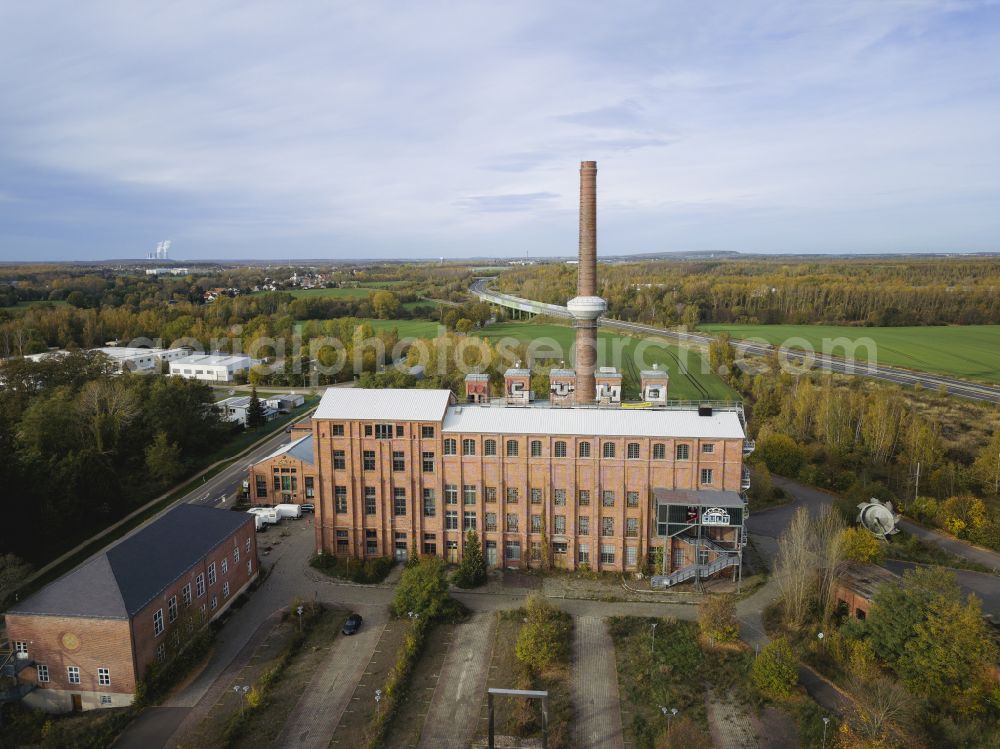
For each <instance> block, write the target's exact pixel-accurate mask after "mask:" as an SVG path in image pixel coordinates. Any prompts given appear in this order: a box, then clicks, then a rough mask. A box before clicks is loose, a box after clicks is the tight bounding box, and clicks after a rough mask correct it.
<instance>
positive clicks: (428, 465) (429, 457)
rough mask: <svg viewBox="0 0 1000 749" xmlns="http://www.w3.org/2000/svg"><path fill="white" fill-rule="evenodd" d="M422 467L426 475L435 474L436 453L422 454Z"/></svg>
mask: <svg viewBox="0 0 1000 749" xmlns="http://www.w3.org/2000/svg"><path fill="white" fill-rule="evenodd" d="M420 465H421V467H422V468H423V471H424V473H434V453H422V454H421V456H420Z"/></svg>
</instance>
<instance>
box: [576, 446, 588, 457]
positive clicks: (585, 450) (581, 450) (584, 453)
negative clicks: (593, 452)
mask: <svg viewBox="0 0 1000 749" xmlns="http://www.w3.org/2000/svg"><path fill="white" fill-rule="evenodd" d="M578 450H579V455H580V457H581V458H589V457H590V443H589V442H581V443H580V447H579V448H578Z"/></svg>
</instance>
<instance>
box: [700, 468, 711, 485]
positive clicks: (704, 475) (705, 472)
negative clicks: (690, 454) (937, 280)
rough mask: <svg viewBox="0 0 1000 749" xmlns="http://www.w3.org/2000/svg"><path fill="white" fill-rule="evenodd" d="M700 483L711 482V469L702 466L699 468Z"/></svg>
mask: <svg viewBox="0 0 1000 749" xmlns="http://www.w3.org/2000/svg"><path fill="white" fill-rule="evenodd" d="M701 483H703V484H711V483H712V469H711V468H702V469H701Z"/></svg>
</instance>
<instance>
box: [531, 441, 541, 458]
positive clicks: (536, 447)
mask: <svg viewBox="0 0 1000 749" xmlns="http://www.w3.org/2000/svg"><path fill="white" fill-rule="evenodd" d="M531 457H532V458H540V457H542V441H541V440H531Z"/></svg>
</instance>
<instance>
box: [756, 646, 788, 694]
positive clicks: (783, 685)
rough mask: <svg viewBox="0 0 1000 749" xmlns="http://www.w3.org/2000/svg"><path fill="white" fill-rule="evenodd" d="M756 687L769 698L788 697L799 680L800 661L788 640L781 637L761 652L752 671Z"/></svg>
mask: <svg viewBox="0 0 1000 749" xmlns="http://www.w3.org/2000/svg"><path fill="white" fill-rule="evenodd" d="M750 676H751V678H752V679H753V683H754V686H756V687H757V688H758V689H759V690H760V691H761V692H763V693H764V694H766V695H767V696H769V697H788V696H789V695H791V693H792V689H794V687H795V685H796V684H797V683H798V680H799V673H798V661H797V660H796V658H795V654H794V653H793V652H792V646H791V645H789V644H788V640H786V639H785V638H784V637H779V638H778V639H776V640H772V641H771V642H769V643H768V644H767V645H765V646H764V649H763V650H761V651H760V655H758V656H757V660H755V661H754V662H753V667H752V668H751V670H750Z"/></svg>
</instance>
